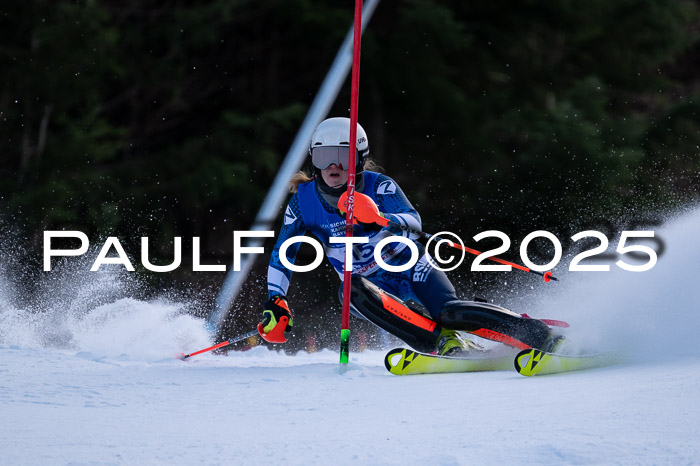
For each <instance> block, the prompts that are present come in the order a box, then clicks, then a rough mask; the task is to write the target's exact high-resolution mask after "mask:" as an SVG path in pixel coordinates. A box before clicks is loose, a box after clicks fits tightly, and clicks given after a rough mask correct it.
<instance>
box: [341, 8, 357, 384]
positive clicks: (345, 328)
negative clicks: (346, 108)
mask: <svg viewBox="0 0 700 466" xmlns="http://www.w3.org/2000/svg"><path fill="white" fill-rule="evenodd" d="M361 39H362V0H355V23H354V33H353V45H352V81H351V86H352V89H351V93H350V139H349V141H350V147H349V149H348V150H349V151H350V154H349V155H350V160H349V161H348V165H350V166H349V167H348V188H347V191H346V193H347V199H348V204H347V211H346V213H345V237H346V238H352V224H353V219H354V212H353V210H354V207H355V164H356V163H357V161H356V158H357V107H358V100H359V94H360V42H361ZM348 248H352V246H351V243H346V244H345V257H346V260H345V267H344V268H345V270H344V272H343V316H342V324H341V329H340V365H341V370H342V368H343V367H344V366H347V364H348V359H349V356H350V280H351V276H352V270H351V269H349V268H348V264H347V256H348V252H349V251H348Z"/></svg>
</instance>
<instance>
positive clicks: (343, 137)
mask: <svg viewBox="0 0 700 466" xmlns="http://www.w3.org/2000/svg"><path fill="white" fill-rule="evenodd" d="M349 140H350V118H344V117H335V118H328V119H327V120H323V121H322V122H321V123H320V124H319V125H318V126H317V127H316V130H315V131H314V133H313V134H312V135H311V144H310V145H309V155H311V156H312V157H313V155H314V153H313V150H314V148H316V147H329V148H330V147H350V143H349V142H348V141H349ZM368 155H369V141H368V140H367V133H365V130H364V128H362V126H361V125H360V124H359V123H358V124H357V160H356V170H357V173H360V172H362V171H363V169H364V167H365V161H366V160H367V156H368ZM316 168H319V167H316ZM322 168H326V167H322ZM344 168H345V169H347V167H344Z"/></svg>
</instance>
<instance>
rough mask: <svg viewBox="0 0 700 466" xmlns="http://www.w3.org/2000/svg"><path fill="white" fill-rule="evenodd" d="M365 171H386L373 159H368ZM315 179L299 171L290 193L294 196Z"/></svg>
mask: <svg viewBox="0 0 700 466" xmlns="http://www.w3.org/2000/svg"><path fill="white" fill-rule="evenodd" d="M365 170H369V171H373V172H380V173H383V172H384V169H383V168H382V167H380V166H379V165H377V164H376V163H375V162H374V160H372V159H367V161H366V162H365ZM313 180H314V177H313V175H312V174H311V173H309V172H307V171H305V170H299V171H298V172H296V173H295V174H294V176H292V179H291V180H289V192H290V193H292V194H294V193H296V192H297V191H298V190H299V185H300V184H303V183H308V182H309V181H313Z"/></svg>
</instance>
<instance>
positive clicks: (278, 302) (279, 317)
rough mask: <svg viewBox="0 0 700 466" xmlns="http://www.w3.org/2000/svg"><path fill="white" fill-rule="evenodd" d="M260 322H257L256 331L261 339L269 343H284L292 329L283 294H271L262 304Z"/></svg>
mask: <svg viewBox="0 0 700 466" xmlns="http://www.w3.org/2000/svg"><path fill="white" fill-rule="evenodd" d="M263 307H264V310H263V316H262V322H260V323H259V324H258V333H259V334H260V336H261V337H262V338H263V340H265V341H268V342H270V343H285V342H286V341H287V338H286V337H287V336H288V335H289V333H290V332H291V331H292V325H293V323H294V322H293V320H292V313H291V312H290V311H289V306H288V305H287V298H285V297H284V296H273V297H272V298H270V299H269V300H268V301H267V302H266V303H265V304H264V306H263Z"/></svg>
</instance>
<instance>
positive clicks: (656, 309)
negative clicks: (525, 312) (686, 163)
mask: <svg viewBox="0 0 700 466" xmlns="http://www.w3.org/2000/svg"><path fill="white" fill-rule="evenodd" d="M657 231H658V234H659V236H661V237H663V239H664V242H665V251H664V254H663V255H662V256H661V257H660V258H659V260H658V263H657V264H656V265H655V266H654V268H653V269H651V270H648V271H646V272H644V273H631V272H628V271H624V270H620V269H617V268H615V267H611V268H610V271H609V272H587V273H568V274H567V273H566V272H563V273H562V272H559V274H560V275H562V276H561V281H560V282H559V283H558V285H557V286H556V287H551V286H550V287H547V290H537V292H536V294H537V296H536V300H535V301H536V302H534V303H532V308H533V312H534V310H535V309H536V310H537V311H536V312H537V313H536V315H535V317H555V318H563V319H565V320H567V321H568V322H569V323H571V328H570V329H569V330H568V331H567V337H569V340H570V341H571V342H572V343H573V344H574V345H576V346H580V347H581V349H583V350H586V351H589V350H600V351H607V350H612V351H619V352H621V353H623V355H626V356H630V357H631V356H633V355H634V357H635V359H636V358H637V357H643V358H645V359H655V360H656V359H664V358H665V357H677V356H695V357H697V356H700V339H699V338H698V337H697V335H698V329H700V209H697V210H694V211H691V212H689V213H686V214H684V215H681V216H679V217H677V218H675V219H672V220H670V221H668V222H666V224H665V225H664V226H663V227H661V228H659V229H657ZM613 248H614V245H613Z"/></svg>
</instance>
